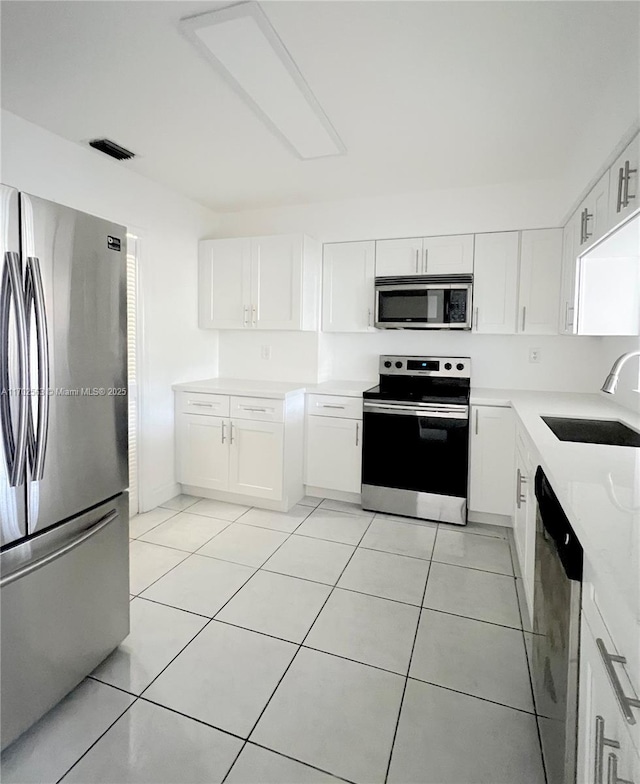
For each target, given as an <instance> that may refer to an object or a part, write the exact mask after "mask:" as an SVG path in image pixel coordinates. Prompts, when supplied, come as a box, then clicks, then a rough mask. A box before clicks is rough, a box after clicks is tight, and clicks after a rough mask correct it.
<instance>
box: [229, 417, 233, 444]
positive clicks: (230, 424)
mask: <svg viewBox="0 0 640 784" xmlns="http://www.w3.org/2000/svg"><path fill="white" fill-rule="evenodd" d="M229 429H230V431H231V433H230V435H229V443H230V444H233V422H230V423H229Z"/></svg>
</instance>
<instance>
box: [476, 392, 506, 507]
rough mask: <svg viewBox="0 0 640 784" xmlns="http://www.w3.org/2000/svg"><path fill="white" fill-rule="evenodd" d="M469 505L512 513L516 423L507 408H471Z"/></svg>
mask: <svg viewBox="0 0 640 784" xmlns="http://www.w3.org/2000/svg"><path fill="white" fill-rule="evenodd" d="M471 416H472V430H471V462H470V472H469V473H470V476H469V509H470V510H471V511H473V512H486V513H488V514H500V515H508V516H509V517H511V516H512V515H513V474H514V471H513V465H514V459H515V456H514V453H515V423H514V419H513V412H512V411H511V409H510V408H498V407H497V406H473V407H472V409H471Z"/></svg>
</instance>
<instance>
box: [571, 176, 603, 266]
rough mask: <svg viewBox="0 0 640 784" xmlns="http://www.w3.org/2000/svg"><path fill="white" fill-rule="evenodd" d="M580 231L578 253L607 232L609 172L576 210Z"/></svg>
mask: <svg viewBox="0 0 640 784" xmlns="http://www.w3.org/2000/svg"><path fill="white" fill-rule="evenodd" d="M578 213H579V215H580V230H579V235H578V251H579V252H580V251H582V250H584V249H585V248H587V247H588V246H589V245H592V244H593V243H594V242H596V240H599V239H600V237H602V235H603V234H604V233H605V232H606V231H607V229H608V228H609V225H610V223H609V172H608V171H606V172H605V173H604V174H603V175H602V177H601V178H600V179H599V180H598V182H597V183H596V185H595V186H594V187H593V188H592V189H591V190H590V191H589V195H588V196H587V198H586V199H585V200H584V201H583V202H582V204H581V205H580V207H579V208H578Z"/></svg>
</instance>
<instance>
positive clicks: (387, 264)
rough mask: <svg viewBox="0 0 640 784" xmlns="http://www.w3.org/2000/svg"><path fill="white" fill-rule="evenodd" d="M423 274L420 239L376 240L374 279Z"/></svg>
mask: <svg viewBox="0 0 640 784" xmlns="http://www.w3.org/2000/svg"><path fill="white" fill-rule="evenodd" d="M422 272H423V258H422V238H421V237H414V238H411V239H406V240H378V241H377V242H376V277H377V278H381V277H395V276H397V275H420V274H422Z"/></svg>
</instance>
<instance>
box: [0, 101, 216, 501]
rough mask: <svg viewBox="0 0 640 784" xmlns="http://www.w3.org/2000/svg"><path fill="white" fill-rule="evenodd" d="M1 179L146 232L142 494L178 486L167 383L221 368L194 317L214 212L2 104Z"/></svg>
mask: <svg viewBox="0 0 640 784" xmlns="http://www.w3.org/2000/svg"><path fill="white" fill-rule="evenodd" d="M1 131H2V140H1V141H2V147H1V149H2V159H1V162H2V168H1V174H0V178H1V180H2V182H3V183H5V184H7V185H12V186H15V187H16V188H20V189H21V190H24V191H27V192H29V193H32V194H34V195H37V196H41V197H42V198H45V199H49V200H52V201H56V202H59V203H61V204H65V205H68V206H70V207H74V208H76V209H80V210H83V211H85V212H89V213H93V214H95V215H99V216H101V217H104V218H108V219H110V220H113V221H115V222H117V223H122V224H124V225H125V226H127V228H129V229H130V230H131V231H133V233H135V234H138V235H139V236H140V237H141V241H140V248H141V258H140V270H139V272H140V292H141V302H140V306H141V308H142V314H143V322H144V331H143V334H142V336H141V341H142V350H141V363H140V371H141V372H140V385H141V393H142V394H141V423H140V424H141V428H140V430H141V432H140V436H141V438H140V453H141V455H140V457H141V476H140V498H141V505H142V507H143V509H150V508H152V507H153V506H155V505H157V504H158V503H160V502H162V501H164V500H166V499H167V498H169V497H171V495H173V494H174V492H175V491H176V488H177V486H176V485H175V478H174V449H173V393H172V391H171V384H172V383H174V382H176V381H185V380H189V379H193V378H206V377H211V376H215V375H217V348H218V335H217V333H216V332H212V331H207V330H200V329H198V326H197V288H196V287H197V248H198V239H199V238H200V237H203V236H205V235H206V234H207V233H211V231H212V230H215V228H216V225H217V218H216V216H215V214H214V213H212V212H211V211H209V210H206V209H204V208H203V207H201V206H200V205H198V204H196V203H194V202H192V201H189V200H188V199H186V198H184V197H182V196H180V195H178V194H176V193H174V192H172V191H170V190H168V189H167V188H165V187H163V186H160V185H158V184H156V183H154V182H152V181H151V180H148V179H146V178H144V177H141V176H140V175H138V174H135V173H132V172H130V171H128V170H127V167H126V163H121V164H119V163H117V162H116V161H112V160H110V159H108V158H106V157H105V156H103V155H101V154H100V153H97V152H95V151H93V150H90V149H88V148H85V147H82V146H80V145H79V144H73V143H71V142H68V141H66V140H64V139H62V138H61V137H59V136H56V135H54V134H52V133H50V132H48V131H46V130H44V129H42V128H40V127H38V126H36V125H33V124H32V123H29V122H26V121H25V120H23V119H21V118H19V117H17V116H15V115H13V114H10V113H8V112H2V124H1Z"/></svg>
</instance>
